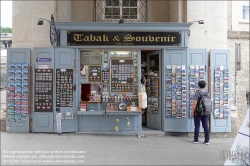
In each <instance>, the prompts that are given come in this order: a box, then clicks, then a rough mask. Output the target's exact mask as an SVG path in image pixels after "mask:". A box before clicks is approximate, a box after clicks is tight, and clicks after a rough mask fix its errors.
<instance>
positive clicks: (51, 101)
mask: <svg viewBox="0 0 250 166" xmlns="http://www.w3.org/2000/svg"><path fill="white" fill-rule="evenodd" d="M192 24H193V23H124V24H118V23H73V22H56V24H55V25H56V28H57V30H58V32H60V33H59V38H57V39H58V46H56V47H53V48H39V47H35V48H34V49H33V58H30V54H31V50H30V49H26V48H10V49H8V60H7V61H8V63H9V64H10V66H8V67H9V68H8V71H10V72H9V74H8V77H10V78H12V77H13V75H14V74H15V73H19V74H20V76H22V75H24V76H25V77H21V78H26V76H27V75H29V72H30V73H32V74H30V75H29V77H28V80H29V81H28V84H26V83H27V80H23V79H21V80H20V81H19V82H18V85H19V84H20V85H21V87H25V88H26V90H25V91H23V89H19V90H18V89H17V90H16V89H15V90H13V89H11V88H9V89H8V90H9V91H13V95H14V96H9V97H8V102H7V108H9V110H13V111H14V112H13V111H11V112H12V113H10V112H9V114H8V118H6V129H7V130H6V131H7V132H28V131H29V123H30V121H29V119H30V118H31V116H32V132H49V133H56V132H57V130H58V129H57V121H56V115H57V114H58V112H60V113H61V114H62V115H61V119H62V120H61V130H62V132H76V133H120V134H139V133H140V132H141V130H142V126H145V127H147V128H151V129H155V130H160V131H164V132H193V130H194V123H193V118H192V117H190V107H191V104H192V101H193V97H194V93H195V91H196V90H197V88H198V87H197V82H198V81H199V80H205V81H206V82H207V90H208V91H209V94H210V96H211V98H212V100H213V111H214V113H213V114H212V115H211V117H210V131H211V133H213V132H231V116H230V112H231V106H230V99H229V96H230V90H229V89H230V87H229V83H228V82H229V74H230V72H231V71H230V70H229V69H230V55H229V50H223V49H211V50H210V55H207V50H206V49H202V48H200V49H192V48H189V47H188V35H189V28H190V26H192ZM30 59H33V63H32V64H33V66H29V68H30V69H31V70H30V71H27V70H26V69H24V70H19V68H20V69H22V68H27V67H25V66H26V65H30V64H31V63H30ZM16 65H17V66H16ZM19 66H20V67H19ZM22 66H24V67H22ZM10 68H15V69H18V70H17V71H12V69H11V70H10ZM13 70H14V69H13ZM22 71H25V73H23V72H22ZM15 78H19V76H18V77H15V76H14V77H13V82H12V84H11V86H12V85H14V86H15V85H16V83H17V82H15V81H16V79H15ZM144 78H145V79H144ZM24 81H25V82H24ZM142 83H144V84H145V86H146V92H147V96H148V102H147V105H148V107H147V109H140V108H139V107H138V93H139V92H140V90H141V84H142ZM16 93H19V94H22V93H26V94H27V93H30V94H31V95H30V96H27V97H25V98H22V97H21V96H19V97H16ZM22 96H24V95H22ZM31 97H32V99H31ZM19 100H20V101H19ZM28 100H29V101H30V102H28V103H27V102H26V101H28ZM16 101H18V102H16ZM10 103H12V105H13V104H14V105H13V107H10ZM31 103H32V104H31ZM25 104H26V105H25ZM23 106H25V107H23ZM20 107H22V108H27V109H25V110H19V108H20ZM29 110H30V112H31V114H27V111H28V112H29ZM201 131H203V130H202V128H201Z"/></svg>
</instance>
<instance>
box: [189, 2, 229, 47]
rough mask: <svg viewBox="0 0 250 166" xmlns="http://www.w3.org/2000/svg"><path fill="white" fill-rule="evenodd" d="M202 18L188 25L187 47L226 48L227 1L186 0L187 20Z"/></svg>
mask: <svg viewBox="0 0 250 166" xmlns="http://www.w3.org/2000/svg"><path fill="white" fill-rule="evenodd" d="M198 20H204V24H198V22H194V24H193V25H192V26H191V27H190V36H189V40H188V47H189V48H206V49H207V50H210V49H226V48H227V2H226V1H187V22H192V21H198Z"/></svg>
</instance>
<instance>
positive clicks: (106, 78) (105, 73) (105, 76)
mask: <svg viewBox="0 0 250 166" xmlns="http://www.w3.org/2000/svg"><path fill="white" fill-rule="evenodd" d="M102 82H109V70H102Z"/></svg>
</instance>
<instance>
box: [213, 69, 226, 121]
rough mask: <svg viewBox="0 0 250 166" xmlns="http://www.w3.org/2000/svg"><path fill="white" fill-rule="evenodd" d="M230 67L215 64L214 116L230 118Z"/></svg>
mask: <svg viewBox="0 0 250 166" xmlns="http://www.w3.org/2000/svg"><path fill="white" fill-rule="evenodd" d="M228 81H229V69H228V67H226V66H215V71H214V118H220V119H223V118H228V111H229V108H228V107H229V105H228V104H229V103H228V97H229V96H228V95H229V82H228Z"/></svg>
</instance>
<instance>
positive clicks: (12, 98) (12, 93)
mask: <svg viewBox="0 0 250 166" xmlns="http://www.w3.org/2000/svg"><path fill="white" fill-rule="evenodd" d="M28 96H29V65H28V63H8V86H7V102H8V115H9V116H8V118H9V120H10V121H12V122H21V121H22V120H27V117H28V113H29V104H28V103H29V97H28Z"/></svg>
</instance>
